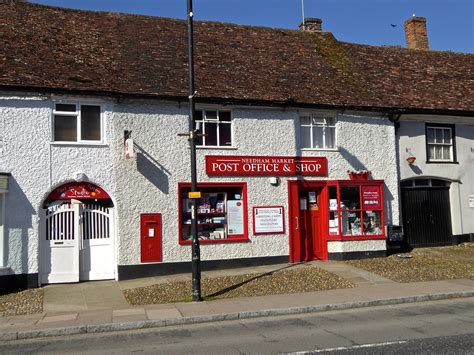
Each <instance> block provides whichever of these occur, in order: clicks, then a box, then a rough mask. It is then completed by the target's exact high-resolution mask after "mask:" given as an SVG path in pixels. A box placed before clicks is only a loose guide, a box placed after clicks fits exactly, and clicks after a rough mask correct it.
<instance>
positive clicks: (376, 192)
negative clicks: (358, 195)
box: [362, 186, 382, 210]
mask: <svg viewBox="0 0 474 355" xmlns="http://www.w3.org/2000/svg"><path fill="white" fill-rule="evenodd" d="M381 200H382V199H381V196H380V188H379V187H378V186H362V206H363V208H364V209H369V210H371V209H380V208H382V201H381Z"/></svg>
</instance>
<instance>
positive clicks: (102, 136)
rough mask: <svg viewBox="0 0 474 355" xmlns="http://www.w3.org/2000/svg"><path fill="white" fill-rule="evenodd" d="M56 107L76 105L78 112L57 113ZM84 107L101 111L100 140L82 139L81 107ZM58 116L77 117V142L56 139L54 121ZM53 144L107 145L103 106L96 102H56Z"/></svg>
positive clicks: (52, 128) (52, 126) (52, 121)
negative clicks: (94, 107)
mask: <svg viewBox="0 0 474 355" xmlns="http://www.w3.org/2000/svg"><path fill="white" fill-rule="evenodd" d="M56 105H74V106H76V111H75V112H72V111H57V110H56ZM82 106H97V107H99V109H100V140H82V139H81V135H82V134H81V133H82V132H81V107H82ZM56 115H61V116H71V117H76V118H77V119H76V134H77V139H76V140H75V141H57V140H55V139H54V134H55V132H54V121H55V119H56ZM51 133H52V135H51V142H52V143H53V144H61V145H62V144H65V145H77V144H81V145H103V144H105V120H104V108H103V105H102V104H99V103H96V102H80V103H78V102H71V101H55V102H54V103H53V113H52V120H51Z"/></svg>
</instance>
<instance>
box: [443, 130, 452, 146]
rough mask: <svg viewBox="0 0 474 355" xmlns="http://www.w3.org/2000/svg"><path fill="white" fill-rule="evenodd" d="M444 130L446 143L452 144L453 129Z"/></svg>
mask: <svg viewBox="0 0 474 355" xmlns="http://www.w3.org/2000/svg"><path fill="white" fill-rule="evenodd" d="M443 131H444V143H447V144H451V130H450V129H449V128H446V129H445V130H443Z"/></svg>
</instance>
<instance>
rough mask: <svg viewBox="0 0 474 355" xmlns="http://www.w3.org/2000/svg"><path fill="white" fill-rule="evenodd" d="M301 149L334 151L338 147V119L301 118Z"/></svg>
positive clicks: (322, 117)
mask: <svg viewBox="0 0 474 355" xmlns="http://www.w3.org/2000/svg"><path fill="white" fill-rule="evenodd" d="M300 138H301V148H311V149H334V148H335V147H336V118H335V117H331V116H318V115H306V116H301V117H300Z"/></svg>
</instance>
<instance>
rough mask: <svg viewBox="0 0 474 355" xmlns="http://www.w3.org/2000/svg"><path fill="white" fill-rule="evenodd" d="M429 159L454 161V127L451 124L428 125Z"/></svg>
mask: <svg viewBox="0 0 474 355" xmlns="http://www.w3.org/2000/svg"><path fill="white" fill-rule="evenodd" d="M426 147H427V154H426V155H427V158H428V161H431V162H433V161H441V162H446V161H448V162H449V161H454V128H453V127H451V126H431V125H427V126H426Z"/></svg>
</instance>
